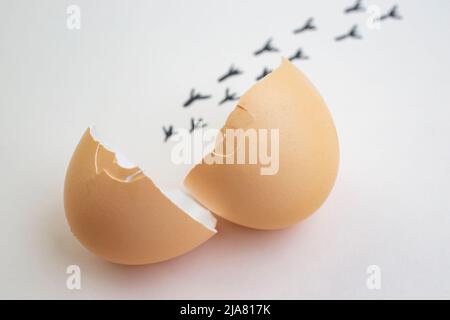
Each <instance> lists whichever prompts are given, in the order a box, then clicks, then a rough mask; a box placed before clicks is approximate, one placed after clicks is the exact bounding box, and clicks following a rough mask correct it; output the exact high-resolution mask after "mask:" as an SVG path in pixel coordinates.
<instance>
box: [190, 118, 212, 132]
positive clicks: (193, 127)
mask: <svg viewBox="0 0 450 320" xmlns="http://www.w3.org/2000/svg"><path fill="white" fill-rule="evenodd" d="M207 125H208V124H207V123H205V122H203V119H202V118H198V119H197V120H196V119H195V118H191V128H190V129H189V133H192V132H194V130H196V129H200V128H204V127H206V126H207Z"/></svg>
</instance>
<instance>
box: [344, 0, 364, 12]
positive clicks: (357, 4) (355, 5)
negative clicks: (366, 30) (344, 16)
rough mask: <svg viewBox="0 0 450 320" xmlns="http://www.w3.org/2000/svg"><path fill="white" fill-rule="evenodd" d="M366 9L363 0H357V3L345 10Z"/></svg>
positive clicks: (360, 10) (359, 10) (356, 10)
mask: <svg viewBox="0 0 450 320" xmlns="http://www.w3.org/2000/svg"><path fill="white" fill-rule="evenodd" d="M365 10H366V9H365V8H364V6H363V5H362V0H356V3H355V4H354V5H353V6H351V7H348V8H346V9H345V10H344V12H345V13H352V12H364V11H365Z"/></svg>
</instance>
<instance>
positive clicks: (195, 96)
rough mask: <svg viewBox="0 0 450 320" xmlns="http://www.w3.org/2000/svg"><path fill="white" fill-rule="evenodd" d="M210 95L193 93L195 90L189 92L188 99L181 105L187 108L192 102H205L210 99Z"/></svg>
mask: <svg viewBox="0 0 450 320" xmlns="http://www.w3.org/2000/svg"><path fill="white" fill-rule="evenodd" d="M210 98H211V95H202V94H201V93H195V89H192V90H191V93H190V95H189V99H187V100H186V102H185V103H184V104H183V107H185V108H187V107H189V106H190V105H191V104H192V103H193V102H194V101H197V100H206V99H210Z"/></svg>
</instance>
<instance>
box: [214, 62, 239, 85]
mask: <svg viewBox="0 0 450 320" xmlns="http://www.w3.org/2000/svg"><path fill="white" fill-rule="evenodd" d="M240 74H242V71H241V70H239V69H236V68H235V67H234V66H233V65H231V67H230V69H229V70H228V72H227V73H225V74H224V75H223V76H221V77H220V78H219V79H217V81H218V82H222V81H225V80H227V79H228V78H230V77H233V76H237V75H240Z"/></svg>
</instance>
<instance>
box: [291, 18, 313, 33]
mask: <svg viewBox="0 0 450 320" xmlns="http://www.w3.org/2000/svg"><path fill="white" fill-rule="evenodd" d="M313 30H317V27H316V26H315V24H314V18H309V19H308V20H307V21H306V23H305V24H304V25H303V27H300V28H298V29H295V30H294V34H298V33H302V32H305V31H313Z"/></svg>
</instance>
